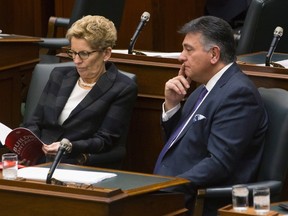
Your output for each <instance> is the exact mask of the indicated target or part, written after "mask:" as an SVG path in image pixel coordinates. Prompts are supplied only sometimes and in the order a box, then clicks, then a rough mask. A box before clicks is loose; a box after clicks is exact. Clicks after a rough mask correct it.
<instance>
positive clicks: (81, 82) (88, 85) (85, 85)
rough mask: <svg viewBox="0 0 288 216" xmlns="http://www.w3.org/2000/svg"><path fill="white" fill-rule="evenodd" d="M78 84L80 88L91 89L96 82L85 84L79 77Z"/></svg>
mask: <svg viewBox="0 0 288 216" xmlns="http://www.w3.org/2000/svg"><path fill="white" fill-rule="evenodd" d="M79 84H80V85H81V86H84V87H90V88H92V87H93V86H94V85H95V84H96V82H94V83H86V82H84V81H83V79H82V78H81V77H79Z"/></svg>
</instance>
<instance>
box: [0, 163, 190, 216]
mask: <svg viewBox="0 0 288 216" xmlns="http://www.w3.org/2000/svg"><path fill="white" fill-rule="evenodd" d="M40 166H42V165H40ZM43 166H45V167H50V166H51V164H49V165H45V164H44V165H43ZM62 168H64V169H67V170H71V169H72V170H78V171H90V172H91V171H93V172H109V173H112V172H113V173H115V174H116V176H115V177H112V178H110V179H106V180H104V181H100V182H98V183H95V184H93V186H92V185H89V186H88V185H81V184H78V185H75V184H74V185H73V184H71V183H70V185H69V186H63V185H50V184H45V183H44V182H41V181H36V180H34V181H32V180H26V179H19V180H4V179H2V176H1V173H0V197H1V202H0V209H1V213H0V214H1V215H21V216H28V215H31V216H32V215H33V216H38V215H39V216H51V215H55V216H67V215H69V216H90V215H95V216H130V215H131V216H147V215H150V216H159V215H167V216H168V215H170V216H172V215H175V216H176V215H178V216H180V215H183V216H184V215H185V213H186V212H187V209H186V208H185V206H184V203H185V202H184V195H183V194H179V193H167V192H166V193H165V192H160V191H159V190H160V189H164V188H167V187H171V186H175V185H180V184H185V183H187V182H188V181H187V180H185V179H181V178H176V177H167V176H163V177H162V176H156V175H149V174H143V173H135V172H127V171H120V170H107V169H100V168H93V167H84V166H75V165H66V164H59V166H58V168H57V169H62ZM95 175H96V173H95Z"/></svg>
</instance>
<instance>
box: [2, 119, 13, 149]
mask: <svg viewBox="0 0 288 216" xmlns="http://www.w3.org/2000/svg"><path fill="white" fill-rule="evenodd" d="M11 131H12V129H11V128H9V127H7V126H6V125H4V124H2V123H1V122H0V141H1V143H2V145H5V140H6V137H7V136H8V134H9V133H10V132H11Z"/></svg>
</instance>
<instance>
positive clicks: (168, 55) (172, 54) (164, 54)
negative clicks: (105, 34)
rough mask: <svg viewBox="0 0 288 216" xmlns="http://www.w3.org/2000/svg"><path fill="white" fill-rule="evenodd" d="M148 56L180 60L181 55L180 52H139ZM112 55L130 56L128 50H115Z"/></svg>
mask: <svg viewBox="0 0 288 216" xmlns="http://www.w3.org/2000/svg"><path fill="white" fill-rule="evenodd" d="M137 51H139V52H141V53H143V54H145V55H146V56H150V57H162V58H178V57H179V55H180V54H181V53H180V52H147V51H142V50H137ZM112 53H119V54H128V50H121V49H113V50H112Z"/></svg>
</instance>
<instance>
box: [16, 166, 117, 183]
mask: <svg viewBox="0 0 288 216" xmlns="http://www.w3.org/2000/svg"><path fill="white" fill-rule="evenodd" d="M48 171H49V168H45V167H25V168H22V169H19V170H18V177H21V178H25V179H28V180H36V181H46V178H47V174H48ZM115 176H117V175H116V174H115V173H106V172H96V171H95V172H92V171H80V170H68V169H56V170H55V172H54V174H53V176H52V178H55V179H57V180H59V181H62V182H66V183H68V182H69V183H78V184H95V183H97V182H100V181H103V180H104V179H108V178H112V177H115Z"/></svg>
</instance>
